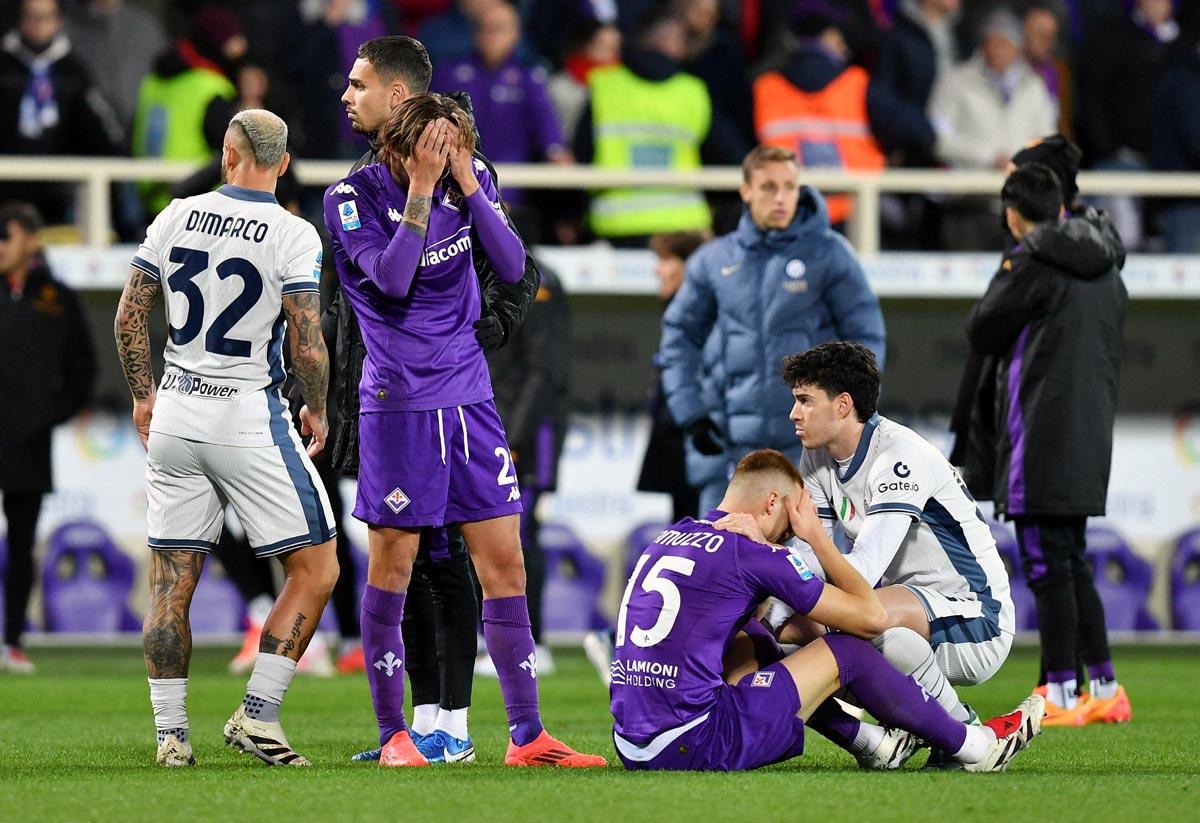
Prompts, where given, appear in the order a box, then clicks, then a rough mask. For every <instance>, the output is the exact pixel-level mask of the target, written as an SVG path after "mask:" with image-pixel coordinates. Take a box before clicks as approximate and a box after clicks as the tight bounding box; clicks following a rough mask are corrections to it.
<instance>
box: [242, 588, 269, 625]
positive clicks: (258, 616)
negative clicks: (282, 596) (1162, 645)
mask: <svg viewBox="0 0 1200 823" xmlns="http://www.w3.org/2000/svg"><path fill="white" fill-rule="evenodd" d="M273 608H275V601H274V600H273V599H272V598H271V595H269V594H260V595H259V596H258V597H256V598H254V599H253V600H251V601H250V603H249V605H248V606H247V607H246V612H247V614H248V615H249V617H250V622H251V623H253V624H254V625H255V626H262V624H263V623H266V622H267V618H268V617H270V616H271V609H273Z"/></svg>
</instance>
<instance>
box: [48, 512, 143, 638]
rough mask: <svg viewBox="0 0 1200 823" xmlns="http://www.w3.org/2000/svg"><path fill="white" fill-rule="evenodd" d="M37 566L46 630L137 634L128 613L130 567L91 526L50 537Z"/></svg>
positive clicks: (71, 526) (66, 527)
mask: <svg viewBox="0 0 1200 823" xmlns="http://www.w3.org/2000/svg"><path fill="white" fill-rule="evenodd" d="M49 543H50V547H49V550H48V551H47V553H46V561H45V564H44V565H43V567H42V591H43V592H44V596H43V603H42V605H43V609H44V612H45V618H46V619H45V626H46V631H51V632H89V633H93V632H119V631H136V630H138V629H140V628H141V625H142V621H141V620H139V619H138V617H137V616H136V615H135V614H134V613H133V611H132V610H131V609H130V608H129V605H128V600H129V593H130V591H132V589H133V580H134V563H133V560H132V559H131V558H130V557H129V556H128V555H126V554H125V553H124V552H123V551H121V550H120V549H119V548H117V546H116V544H115V543H113V541H112V539H111V538H110V537H109V536H108V534H107V533H106V532H105V531H104V529H102V528H101V527H100V526H98V525H97V524H95V523H92V522H89V521H86V520H77V521H73V522H69V523H64V524H63V525H61V526H59V527H58V528H57V529H55V530H54V533H53V534H51V535H50V541H49Z"/></svg>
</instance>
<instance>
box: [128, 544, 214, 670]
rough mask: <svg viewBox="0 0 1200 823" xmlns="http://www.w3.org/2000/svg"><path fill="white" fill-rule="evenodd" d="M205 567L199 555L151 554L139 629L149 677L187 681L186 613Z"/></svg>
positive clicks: (188, 636)
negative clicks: (147, 594) (146, 604)
mask: <svg viewBox="0 0 1200 823" xmlns="http://www.w3.org/2000/svg"><path fill="white" fill-rule="evenodd" d="M203 567H204V555H203V553H201V552H188V551H152V552H150V609H149V610H148V611H147V612H146V621H145V624H144V626H143V628H142V649H143V651H144V652H145V655H146V670H147V671H148V672H149V673H150V677H152V678H155V679H160V678H176V677H187V674H188V664H189V663H190V662H191V658H192V626H191V623H190V622H189V621H188V609H189V608H191V605H192V595H193V594H194V593H195V591H196V583H198V582H199V580H200V570H201V569H202V568H203Z"/></svg>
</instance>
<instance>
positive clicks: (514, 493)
mask: <svg viewBox="0 0 1200 823" xmlns="http://www.w3.org/2000/svg"><path fill="white" fill-rule="evenodd" d="M520 499H521V490H520V489H518V488H517V487H516V486H513V487H512V488H511V489H509V490H508V501H507V502H509V503H515V502H516V501H518V500H520Z"/></svg>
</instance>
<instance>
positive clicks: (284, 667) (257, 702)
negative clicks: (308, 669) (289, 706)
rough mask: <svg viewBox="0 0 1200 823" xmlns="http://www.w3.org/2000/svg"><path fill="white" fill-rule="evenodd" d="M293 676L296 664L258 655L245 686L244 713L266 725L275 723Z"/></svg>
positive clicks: (286, 659) (276, 656) (265, 654)
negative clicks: (266, 723) (264, 722)
mask: <svg viewBox="0 0 1200 823" xmlns="http://www.w3.org/2000/svg"><path fill="white" fill-rule="evenodd" d="M295 676H296V661H295V660H292V659H291V658H289V657H284V656H283V655H282V654H267V653H266V652H259V653H258V657H256V658H255V660H254V671H253V672H251V673H250V682H249V683H247V684H246V699H245V700H244V701H243V705H244V706H245V707H246V714H248V715H250V716H251V717H254V718H257V719H259V720H263V721H266V722H275V721H278V720H279V705H280V704H281V703H283V696H284V695H285V694H287V690H288V686H291V685H292V679H293V678H295Z"/></svg>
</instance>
